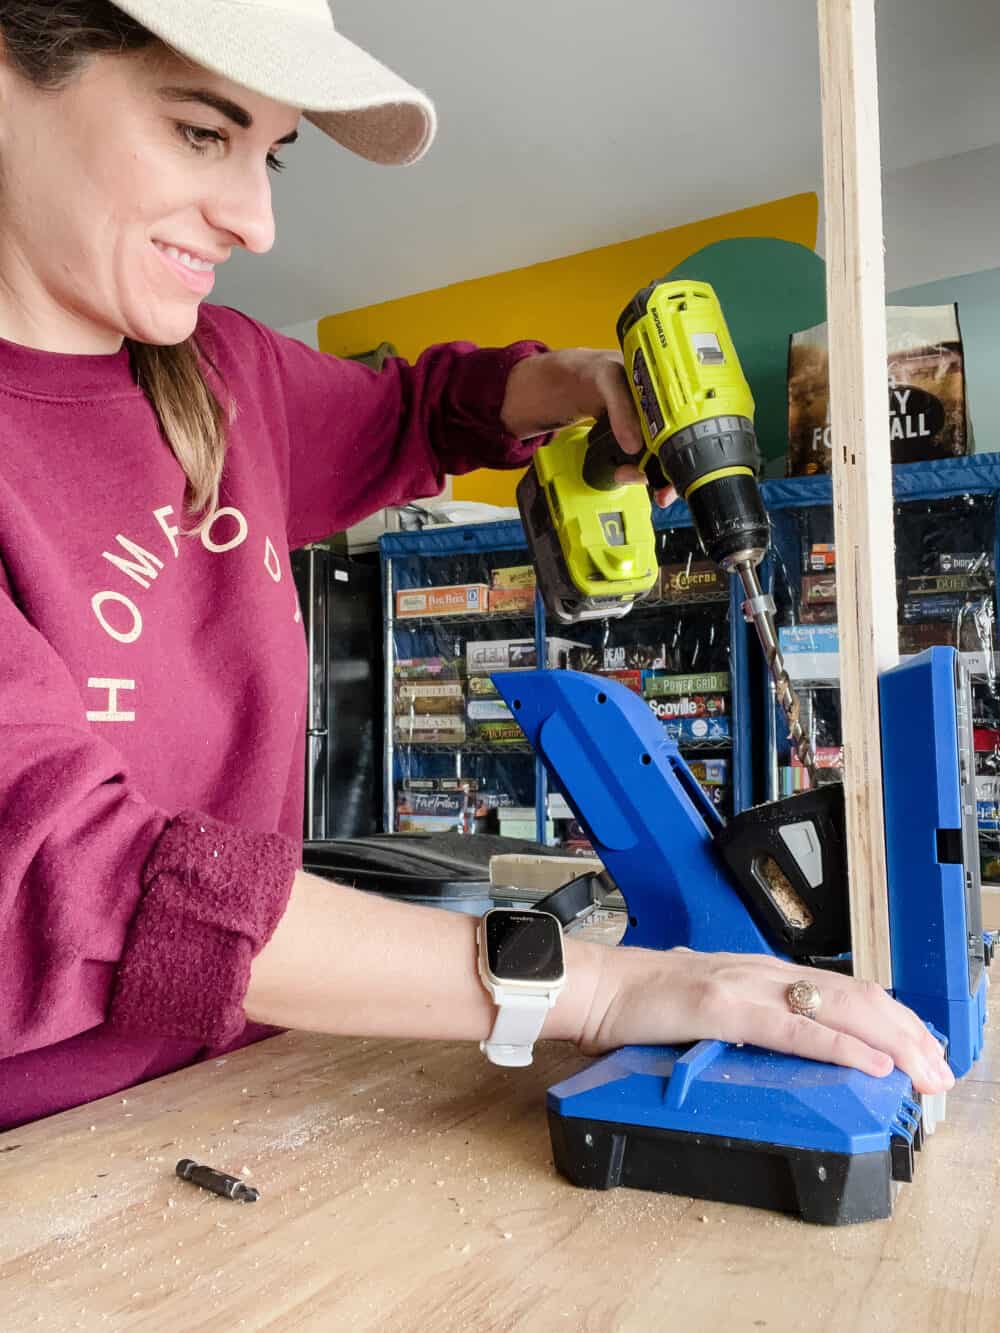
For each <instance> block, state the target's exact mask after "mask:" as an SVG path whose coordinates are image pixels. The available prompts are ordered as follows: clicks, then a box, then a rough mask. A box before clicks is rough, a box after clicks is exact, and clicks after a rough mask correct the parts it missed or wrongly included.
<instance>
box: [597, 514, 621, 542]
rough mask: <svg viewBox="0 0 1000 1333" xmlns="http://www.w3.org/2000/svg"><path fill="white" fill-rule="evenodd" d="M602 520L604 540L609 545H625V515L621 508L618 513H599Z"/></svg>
mask: <svg viewBox="0 0 1000 1333" xmlns="http://www.w3.org/2000/svg"><path fill="white" fill-rule="evenodd" d="M597 517H598V518H599V519H600V520H601V529H602V531H603V533H604V540H605V541H606V542H607V544H608V545H609V546H624V545H625V515H624V514H623V513H622V512H621V510H619V511H618V512H617V513H611V514H598V516H597Z"/></svg>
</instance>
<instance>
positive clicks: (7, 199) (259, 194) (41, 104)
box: [0, 47, 299, 352]
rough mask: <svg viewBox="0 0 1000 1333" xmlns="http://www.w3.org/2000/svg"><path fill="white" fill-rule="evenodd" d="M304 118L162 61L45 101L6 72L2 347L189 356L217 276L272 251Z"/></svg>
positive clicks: (131, 60) (151, 55)
mask: <svg viewBox="0 0 1000 1333" xmlns="http://www.w3.org/2000/svg"><path fill="white" fill-rule="evenodd" d="M298 120H299V112H298V111H297V110H295V109H294V108H292V107H289V106H286V105H284V104H283V103H280V102H273V101H271V100H270V99H269V98H266V97H261V96H259V95H257V94H255V93H250V92H247V91H246V90H245V89H243V88H241V87H239V86H238V85H237V84H234V83H230V82H229V80H227V79H224V78H221V77H220V76H219V75H216V74H211V73H209V72H208V71H206V70H203V69H201V68H200V67H199V66H197V65H193V64H190V63H189V62H186V61H184V60H182V59H181V58H180V57H178V56H176V55H174V54H173V53H172V52H167V51H165V50H163V48H161V47H156V48H153V49H151V50H149V51H144V52H139V53H136V54H128V55H113V56H99V57H95V58H94V59H93V60H92V61H91V62H90V63H89V64H88V65H87V66H86V67H85V69H84V70H83V72H82V73H81V74H79V75H78V76H77V77H76V78H75V79H74V80H73V81H72V82H71V83H70V84H69V85H67V87H66V88H65V89H63V90H62V91H60V92H56V93H51V92H41V91H39V90H38V89H36V88H34V87H33V86H32V85H31V84H29V83H26V82H25V81H24V80H23V79H21V78H20V77H19V76H17V75H16V74H14V73H13V71H12V70H11V69H10V68H9V67H7V66H6V65H5V64H4V63H2V60H0V336H4V337H7V338H10V339H12V340H14V341H20V342H24V343H27V344H29V345H31V346H36V347H42V348H45V349H47V350H50V351H65V352H97V351H113V350H116V349H117V348H118V347H119V346H120V345H121V339H122V338H123V337H129V338H133V339H136V340H137V341H140V342H146V343H156V344H173V343H179V342H182V341H183V340H184V339H185V338H187V337H188V336H189V334H190V333H191V332H192V331H193V329H194V327H195V322H196V320H197V313H198V304H199V302H200V301H202V300H203V299H204V298H205V297H206V296H208V295H209V293H210V292H211V290H212V286H213V283H214V275H213V266H217V265H218V264H221V263H224V262H225V261H226V259H228V257H229V255H230V254H231V253H232V251H233V249H234V248H236V247H238V246H242V247H243V248H244V249H246V250H250V251H253V252H254V253H256V254H263V253H264V252H265V251H267V250H269V249H270V248H271V245H272V244H273V242H274V217H273V214H272V211H271V182H270V178H269V173H270V171H271V170H272V169H273V167H274V160H275V158H277V157H278V155H279V153H280V151H281V146H282V145H283V144H285V143H289V142H291V141H292V140H293V139H294V138H295V134H296V126H297V124H298Z"/></svg>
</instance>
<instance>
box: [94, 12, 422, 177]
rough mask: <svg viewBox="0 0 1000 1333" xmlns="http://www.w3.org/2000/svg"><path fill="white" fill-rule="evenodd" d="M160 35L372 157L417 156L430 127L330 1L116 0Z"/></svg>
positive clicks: (404, 86) (408, 91) (402, 84)
mask: <svg viewBox="0 0 1000 1333" xmlns="http://www.w3.org/2000/svg"><path fill="white" fill-rule="evenodd" d="M114 4H115V6H116V7H117V8H118V9H121V10H123V11H124V13H126V14H129V15H131V17H132V18H134V19H135V20H136V21H137V22H138V23H141V24H142V26H143V27H144V28H147V29H148V30H149V31H150V32H151V33H153V34H154V35H155V36H156V37H159V38H160V39H161V41H164V42H166V43H167V45H168V46H171V47H173V48H174V50H176V51H178V52H179V53H180V54H181V55H183V56H187V57H188V58H189V59H190V60H193V61H195V62H196V63H197V64H199V65H202V66H204V67H205V68H206V69H210V70H213V71H214V72H215V73H216V74H221V75H222V76H223V77H224V78H227V79H231V80H232V81H233V82H234V83H238V84H240V85H241V86H242V87H244V88H249V89H250V90H251V91H252V92H256V93H261V94H262V95H263V96H265V97H271V98H273V99H274V100H275V101H277V102H287V103H288V105H289V106H295V107H300V108H301V109H302V111H303V113H304V114H305V117H306V119H307V120H311V121H312V123H313V124H314V125H316V126H318V127H319V128H320V129H321V130H322V131H323V132H324V133H325V134H328V135H329V136H330V137H331V139H336V141H337V142H338V143H340V144H343V146H344V147H345V148H349V149H350V150H351V152H352V153H358V154H359V155H360V156H361V157H365V158H368V159H369V161H371V162H381V163H386V164H389V165H403V164H406V163H409V162H416V161H417V159H418V158H420V157H422V156H423V155H424V153H425V152H426V151H427V149H428V148H429V147H430V144H431V140H432V139H433V138H434V132H435V130H436V128H437V117H436V115H435V112H434V104H433V103H432V102H431V100H430V98H429V97H427V96H426V94H425V93H422V92H420V91H419V90H418V89H417V88H414V87H412V85H410V84H409V83H407V82H406V81H405V79H401V78H400V77H399V75H398V74H394V73H393V72H392V70H390V69H387V68H386V66H385V65H383V64H381V63H380V62H379V61H378V60H376V59H375V58H374V56H370V55H369V54H368V52H367V51H363V50H362V49H361V47H360V46H356V45H355V44H354V42H351V41H348V39H347V38H346V37H342V36H341V34H340V33H339V32H337V30H336V28H335V27H334V26H333V15H332V14H331V12H330V6H329V4H328V0H114Z"/></svg>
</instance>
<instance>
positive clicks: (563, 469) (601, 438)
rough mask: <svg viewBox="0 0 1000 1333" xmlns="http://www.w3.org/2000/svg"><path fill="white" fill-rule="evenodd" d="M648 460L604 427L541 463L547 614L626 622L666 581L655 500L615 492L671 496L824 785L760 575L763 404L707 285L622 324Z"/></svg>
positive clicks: (538, 496) (522, 503) (573, 433)
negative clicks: (735, 585) (633, 471)
mask: <svg viewBox="0 0 1000 1333" xmlns="http://www.w3.org/2000/svg"><path fill="white" fill-rule="evenodd" d="M617 329H618V341H619V343H620V344H621V348H622V352H623V355H624V358H625V371H626V374H627V376H628V380H629V385H630V387H631V390H632V396H633V398H634V400H635V405H636V410H637V412H638V414H639V421H640V425H641V427H642V434H643V440H644V443H645V446H646V447H645V449H644V451H643V453H642V454H641V455H640V456H639V457H638V458H636V457H635V456H634V455H631V454H626V453H625V452H624V450H623V449H622V448H621V446H620V445H619V443H618V441H617V440H616V439H615V437H614V434H613V433H612V431H611V426H610V423H609V421H608V418H607V416H603V417H601V418H600V420H599V421H597V422H596V423H595V424H594V425H593V426H592V427H590V428H588V427H586V426H582V427H581V426H576V427H570V428H569V429H567V430H564V431H561V432H560V433H559V434H558V435H557V436H556V438H555V439H554V440H553V441H552V443H551V444H549V445H547V446H546V447H545V448H543V449H540V450H538V452H537V453H536V454H535V458H534V461H533V464H532V466H531V467H530V468H529V469H528V471H527V472H526V473H525V475H524V477H523V478H522V479H521V481H520V483H519V485H518V488H517V502H518V508H519V510H520V513H521V521H522V523H523V526H524V530H525V533H526V535H527V539H528V545H529V548H530V550H531V554H532V559H533V561H534V564H535V569H536V572H537V577H538V587H539V591H540V593H541V595H542V599H543V601H544V603H545V607H546V610H547V611H548V612H549V614H550V615H551V616H552V617H553V618H554V619H556V620H558V621H560V622H561V623H563V624H575V623H577V622H578V621H581V620H591V619H597V618H603V617H611V616H622V615H625V614H626V613H627V612H628V611H630V610H631V608H632V606H633V605H634V603H635V602H636V601H638V600H639V599H640V598H642V597H644V596H646V595H647V594H648V593H649V591H650V590H651V589H652V587H653V585H654V584H655V582H656V579H657V575H658V568H657V560H656V543H655V535H654V532H653V523H652V516H651V513H650V506H649V498H648V495H647V494H646V493H645V491H644V489H643V488H642V487H638V486H631V485H628V486H620V485H619V484H618V483H617V482H616V481H615V473H616V471H617V469H618V468H619V467H622V466H623V465H626V464H631V465H633V466H634V465H636V464H638V466H640V467H641V468H643V470H644V471H645V473H646V476H647V478H648V479H649V482H650V484H651V485H652V486H653V487H654V488H660V487H662V486H666V485H671V486H673V488H674V489H675V490H676V492H677V494H678V495H679V496H680V497H681V498H682V499H684V500H685V501H686V502H687V504H688V507H689V509H690V511H691V518H692V521H693V523H694V529H695V532H696V534H697V536H698V540H699V542H700V544H701V547H702V550H703V551H704V552H705V554H706V556H708V558H709V559H710V560H713V561H714V562H715V563H716V564H717V565H719V566H720V567H721V568H722V569H723V570H725V571H726V572H727V573H729V574H734V575H736V576H738V577H739V579H740V582H741V583H742V585H743V590H744V592H745V594H746V600H745V601H744V603H743V614H744V616H745V617H746V619H747V620H748V621H750V622H752V623H753V624H754V625H755V626H756V629H757V634H758V636H759V638H760V642H761V645H762V647H763V649H764V655H765V658H766V660H767V667H768V671H769V672H770V675H771V678H772V680H773V681H774V686H775V691H776V694H777V699H778V703H779V705H780V707H781V709H782V711H783V713H784V714H785V717H786V720H787V723H788V729H789V737H790V739H791V742H792V744H793V746H794V747H795V750H796V752H797V754H798V756H799V758H800V760H801V761H802V763H803V765H804V766H805V768H806V769H807V770H808V771H809V774H810V778H811V780H812V781H813V783H815V766H814V757H813V753H812V748H811V746H810V744H809V739H808V737H807V735H806V734H805V731H804V729H803V727H802V723H801V720H800V717H799V702H798V699H797V697H796V695H795V692H794V690H793V689H792V685H791V681H790V680H789V677H788V672H787V670H786V669H785V664H784V660H783V658H782V655H781V652H780V649H779V647H778V637H777V633H776V631H775V626H774V601H773V599H772V598H771V597H770V596H769V595H767V594H764V593H763V592H762V591H761V586H760V582H759V580H758V578H757V566H758V565H759V564H760V562H761V560H762V559H763V558H764V556H765V555H766V554H767V550H768V546H769V544H770V535H771V528H770V523H769V521H768V517H767V513H766V511H765V509H764V503H763V499H762V497H761V493H760V487H759V485H758V482H757V477H758V473H759V471H760V452H759V450H758V447H757V437H756V434H755V431H754V425H753V412H754V402H753V397H752V395H751V393H750V387H749V385H748V384H747V382H746V379H745V378H744V375H743V370H742V367H741V366H740V362H739V358H738V357H737V355H736V349H735V347H734V346H733V341H732V338H731V337H730V334H729V329H728V328H727V327H726V321H725V318H724V317H723V314H722V307H721V306H720V304H719V300H718V297H717V296H716V294H715V292H714V291H713V289H712V288H711V287H710V286H709V285H708V283H705V282H686V281H683V280H677V281H667V280H663V281H660V282H654V283H652V284H650V286H648V287H645V288H643V290H642V291H640V292H639V293H637V295H636V296H634V297H633V299H632V300H631V301H630V302H629V303H628V305H627V306H626V307H625V309H624V310H623V311H622V313H621V315H620V316H619V319H618V325H617Z"/></svg>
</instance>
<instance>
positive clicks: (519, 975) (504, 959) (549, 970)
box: [486, 909, 563, 982]
mask: <svg viewBox="0 0 1000 1333" xmlns="http://www.w3.org/2000/svg"><path fill="white" fill-rule="evenodd" d="M486 959H487V962H488V963H489V965H490V971H491V972H492V973H493V975H494V976H496V977H499V978H500V979H501V980H502V981H539V982H555V981H561V980H562V977H563V951H562V930H561V929H560V926H559V922H558V921H557V920H556V919H555V917H554V916H549V915H547V914H546V913H545V912H516V911H510V910H507V909H500V910H496V909H494V910H493V911H492V912H489V913H488V914H487V917H486Z"/></svg>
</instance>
